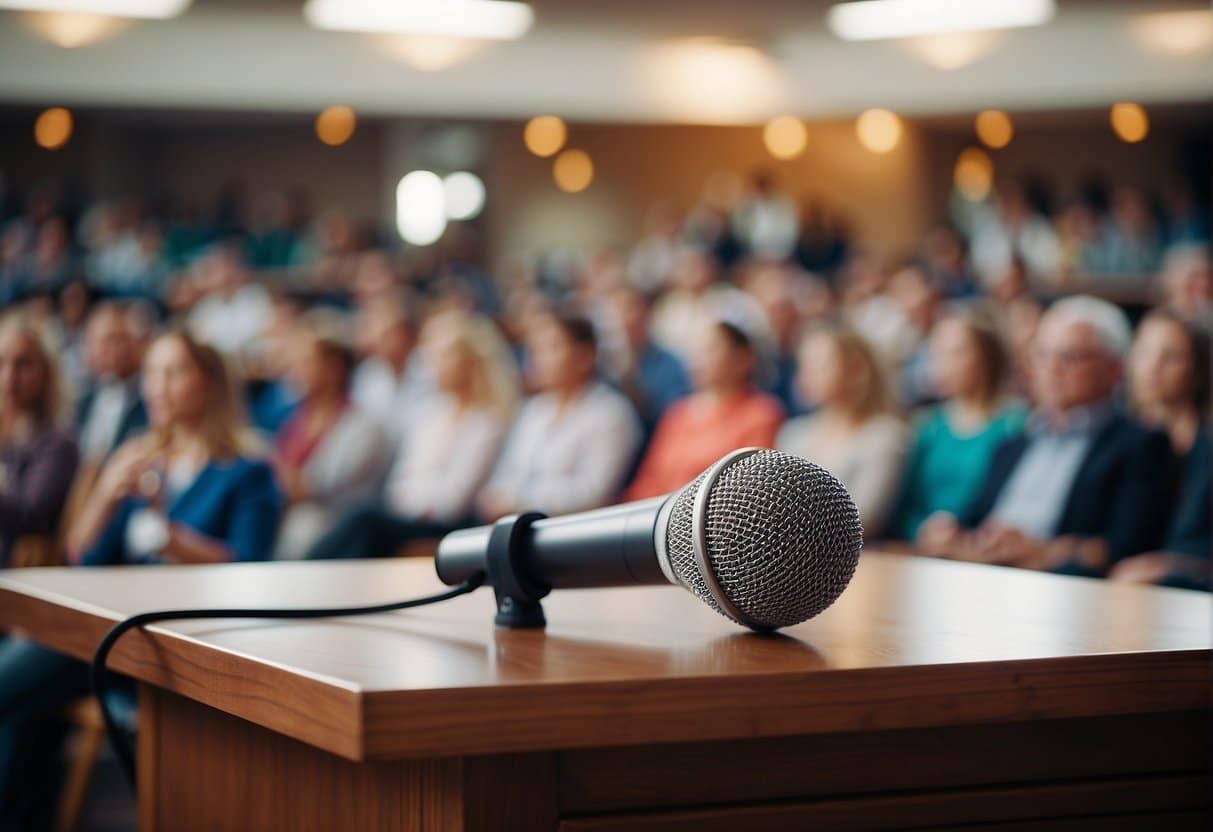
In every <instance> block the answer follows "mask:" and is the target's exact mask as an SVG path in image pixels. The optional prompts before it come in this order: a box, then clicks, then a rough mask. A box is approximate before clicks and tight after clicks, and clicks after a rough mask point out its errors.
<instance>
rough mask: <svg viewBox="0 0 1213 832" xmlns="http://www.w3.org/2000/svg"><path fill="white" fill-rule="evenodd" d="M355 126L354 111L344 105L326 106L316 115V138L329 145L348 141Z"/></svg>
mask: <svg viewBox="0 0 1213 832" xmlns="http://www.w3.org/2000/svg"><path fill="white" fill-rule="evenodd" d="M357 127H358V119H357V117H356V116H355V115H354V111H353V110H351V109H350V108H349V107H346V106H344V105H339V106H336V107H328V108H327V109H325V110H322V111H321V113H320V115H318V116H316V138H318V139H320V141H322V142H324V143H325V144H327V145H328V146H329V147H337V146H338V145H342V144H345V143H346V142H348V141H349V140H350V137H351V136H353V135H354V130H355V129H356V128H357Z"/></svg>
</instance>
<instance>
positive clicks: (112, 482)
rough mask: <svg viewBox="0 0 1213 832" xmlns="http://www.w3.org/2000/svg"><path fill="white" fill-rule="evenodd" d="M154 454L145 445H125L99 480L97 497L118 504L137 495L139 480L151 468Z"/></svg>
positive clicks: (114, 456)
mask: <svg viewBox="0 0 1213 832" xmlns="http://www.w3.org/2000/svg"><path fill="white" fill-rule="evenodd" d="M154 458H155V454H153V453H152V452H151V451H150V450H149V449H148V448H147V447H146V446H144V445H143V443H140V442H134V443H128V444H126V445H123V446H122V447H121V448H119V449H118V450H117V451H115V452H114V455H113V456H112V457H110V461H109V462H107V463H106V464H105V468H104V469H103V470H102V472H101V476H100V477H99V478H98V479H97V488H96V493H97V495H98V496H99V497H100V498H101V499H103V500H105V501H106V502H108V503H111V504H112V503H118V502H121V501H122V500H123V499H125V498H126V497H128V496H129V495H131V494H133V493H135V492H136V491H137V490H138V487H139V478H140V477H141V476H142V475H143V473H144V472H145V471H147V470H148V468H149V467H150V465H151V463H152V460H153V459H154Z"/></svg>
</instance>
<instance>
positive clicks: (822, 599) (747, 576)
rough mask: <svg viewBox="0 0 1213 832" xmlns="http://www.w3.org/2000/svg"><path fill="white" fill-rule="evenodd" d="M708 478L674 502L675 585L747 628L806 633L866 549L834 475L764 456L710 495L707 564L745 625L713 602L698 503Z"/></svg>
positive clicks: (721, 480) (741, 464)
mask: <svg viewBox="0 0 1213 832" xmlns="http://www.w3.org/2000/svg"><path fill="white" fill-rule="evenodd" d="M707 473H708V472H707V471H705V472H704V473H703V474H700V475H699V477H697V478H696V479H695V480H694V482H692V483H690V484H689V485H687V486H686V487H685V488H684V489H682V491H680V492H679V493H678V495H677V496H676V497H675V498H674V504H673V507H672V509H671V511H670V519H669V525H668V527H667V531H666V549H667V552H668V554H669V559H670V567H671V570H672V571H673V573H674V575H675V577H677V578H678V580H679V582H680V583H682V584H683V585H684V586H685V587H687V588H688V589H689V590H691V591H692V592H693V593H695V594H696V595H698V596H699V597H700V598H701V599H702V600H703V601H705V602H706V603H707V604H708V605H709V606H711V607H712V608H713V609H715V610H716V611H717V612H719V613H721V614H722V615H725V616H728V617H729V618H733V619H734V620H736V621H738V623H739V624H743V625H745V626H749V627H754V628H756V629H775V628H778V627H787V626H790V625H792V624H799V623H800V622H801V621H806V620H808V619H810V618H812V617H813V616H815V615H817V614H818V613H819V612H821V611H822V610H824V609H825V608H826V607H828V606H829V605H830V604H832V603H833V602H834V599H835V598H837V597H838V596H839V595H840V594H841V593H842V591H843V590H844V589H846V586H847V584H848V583H849V582H850V580H851V576H852V575H854V573H855V565H856V564H857V563H858V561H859V551H860V549H861V548H862V546H863V529H862V526H861V525H860V522H859V512H858V511H857V510H856V508H855V503H854V502H853V501H852V500H851V496H850V495H849V494H848V493H847V491H846V489H845V488H843V486H842V483H840V482H839V481H838V480H837V479H835V478H834V475H833V474H831V473H830V472H829V471H827V470H825V469H824V468H822V467H821V466H819V465H815V464H813V463H812V462H809V461H808V460H806V459H802V458H801V457H798V456H793V455H792V454H785V453H781V452H778V451H758V452H756V453H753V454H751V455H749V456H744V457H742V458H740V459H738V460H736V461H734V462H733V463H731V464H729V465H728V466H727V467H725V469H724V470H723V471H722V472H721V473H720V475H719V476H718V478H717V479H716V480H715V482H714V483H712V484H711V485H710V489H711V491H710V493H709V494H708V495H707V512H706V517H705V520H704V523H703V533H704V535H705V551H706V555H707V560H708V563H709V564H710V566H711V568H712V571H713V573H714V575H715V577H716V583H718V584H719V586H720V589H721V591H722V592H723V593H724V595H725V597H726V598H727V599H728V601H729V602H731V603H732V605H733V606H734V607H735V608H736V609H737V611H738V612H739V613H741V615H742V616H743V617H745V618H747V619H749V620H745V621H743V620H740V619H738V618H737V617H736V616H734V615H732V614H731V613H730V612H729V611H728V610H726V609H724V608H723V607H722V606H721V605H720V604H719V603H718V602H717V600H716V598H715V597H714V595H713V593H712V590H711V589H710V584H709V581H707V580H705V579H704V576H703V575H702V574H701V572H700V568H699V562H698V560H697V559H696V557H695V549H694V536H695V534H696V532H697V530H696V527H695V516H694V514H695V510H694V507H695V497H696V495H697V494H698V492H699V490H700V488H701V487H702V485H703V480H704V477H705V476H707Z"/></svg>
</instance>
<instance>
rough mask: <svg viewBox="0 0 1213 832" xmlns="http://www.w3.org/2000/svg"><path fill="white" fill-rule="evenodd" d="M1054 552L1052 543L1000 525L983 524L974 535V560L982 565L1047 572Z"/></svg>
mask: <svg viewBox="0 0 1213 832" xmlns="http://www.w3.org/2000/svg"><path fill="white" fill-rule="evenodd" d="M1052 551H1053V547H1052V546H1051V545H1050V543H1049V541H1047V540H1040V539H1038V538H1035V537H1031V536H1030V535H1026V534H1024V533H1023V532H1021V531H1020V530H1019V529H1016V528H1013V527H1011V526H1007V525H1004V524H1002V523H999V522H997V521H990V522H987V523H983V524H982V526H981V528H979V529H978V530H977V531H976V532H975V533H974V535H973V556H974V557H973V559H974V560H977V561H980V562H982V563H994V564H999V565H1002V566H1019V567H1022V568H1025V569H1046V568H1048V567H1049V566H1051V565H1052V560H1053V556H1052Z"/></svg>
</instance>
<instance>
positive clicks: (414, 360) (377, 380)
mask: <svg viewBox="0 0 1213 832" xmlns="http://www.w3.org/2000/svg"><path fill="white" fill-rule="evenodd" d="M357 326H358V338H359V339H360V341H361V344H360V346H361V351H362V354H363V356H364V358H363V361H362V362H361V363H360V364H359V365H358V369H357V370H355V371H354V377H353V382H352V385H353V386H352V390H351V396H352V397H353V399H354V401H355V402H357V404H358V406H359V407H361V408H362V409H363V410H364V411H365V412H366V413H368V414H370V415H371V416H372V417H373V418H374V419H375V420H376V421H377V422H378V423H379V426H380V427H381V428H383V430H384V431H386V432H387V434H388V436H390V437H391V438H392V439H393V440H398V439H399V438H400V437H401V436H403V435H404V434H406V433H407V431H408V426H409V423H410V422H411V420H412V417H413V411H414V409H415V405H416V403H417V402H419V401H420V400H422V399H423V398H424V397H425V395H426V393H427V392H428V390H429V388H430V386H431V381H430V379H429V378H427V374H428V372H427V370H426V369H425V367H424V361H423V358H422V356H421V355H420V354H419V351H414V349H413V348H414V346H415V342H416V335H415V332H416V329H415V324H414V323H413V321H412V320H411V318H410V317H409V314H408V311H407V308H406V307H405V304H404V302H403V301H401V300H400V299H399V298H394V297H393V298H388V299H385V300H384V301H383V302H382V303H379V304H376V305H374V306H370V307H366V308H363V309H361V310H359V312H358V321H357Z"/></svg>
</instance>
